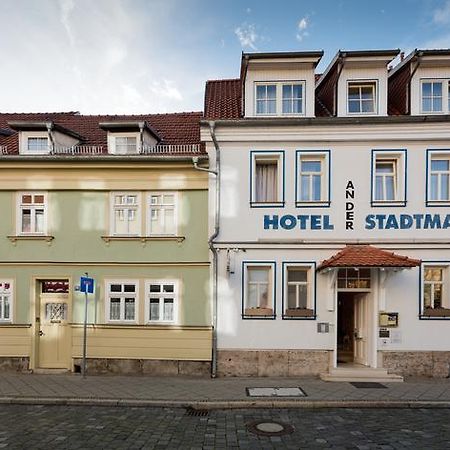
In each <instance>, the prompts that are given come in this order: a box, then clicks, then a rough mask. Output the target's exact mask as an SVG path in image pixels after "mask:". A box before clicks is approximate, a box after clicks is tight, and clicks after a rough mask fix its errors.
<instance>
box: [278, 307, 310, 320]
mask: <svg viewBox="0 0 450 450" xmlns="http://www.w3.org/2000/svg"><path fill="white" fill-rule="evenodd" d="M315 318H316V315H315V313H314V310H312V309H306V308H298V309H297V308H295V309H287V310H286V312H285V313H284V315H283V319H315Z"/></svg>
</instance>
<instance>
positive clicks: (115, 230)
mask: <svg viewBox="0 0 450 450" xmlns="http://www.w3.org/2000/svg"><path fill="white" fill-rule="evenodd" d="M141 221H142V219H141V194H140V192H111V234H112V235H115V236H139V235H140V234H141V228H142V226H141Z"/></svg>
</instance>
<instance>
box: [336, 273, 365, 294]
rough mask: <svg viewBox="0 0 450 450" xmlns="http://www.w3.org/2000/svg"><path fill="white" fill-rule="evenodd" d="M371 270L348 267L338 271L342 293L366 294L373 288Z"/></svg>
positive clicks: (339, 286) (338, 280)
mask: <svg viewBox="0 0 450 450" xmlns="http://www.w3.org/2000/svg"><path fill="white" fill-rule="evenodd" d="M371 279H372V277H371V272H370V269H369V268H364V267H361V268H358V267H348V268H343V269H339V270H338V275H337V286H338V289H339V290H340V291H360V292H366V291H369V290H370V287H371Z"/></svg>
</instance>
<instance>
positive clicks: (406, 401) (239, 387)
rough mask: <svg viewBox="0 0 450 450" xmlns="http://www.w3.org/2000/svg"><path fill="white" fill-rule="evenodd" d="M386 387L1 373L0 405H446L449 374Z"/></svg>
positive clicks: (314, 380) (306, 380) (291, 380)
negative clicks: (289, 390)
mask: <svg viewBox="0 0 450 450" xmlns="http://www.w3.org/2000/svg"><path fill="white" fill-rule="evenodd" d="M383 385H384V386H386V388H385V389H374V388H362V389H361V388H357V387H355V386H353V385H352V384H350V383H347V382H325V381H321V380H320V379H317V378H309V377H308V378H306V377H305V378H217V379H209V378H185V377H143V376H142V377H137V376H136V377H132V376H88V377H87V378H86V379H83V378H82V377H81V376H80V375H71V374H69V375H35V374H33V375H24V374H13V373H3V374H0V404H2V403H3V404H5V403H9V404H11V403H16V404H17V403H21V404H59V405H61V404H70V405H104V406H106V405H111V406H116V405H124V406H170V407H188V406H190V407H194V408H208V409H212V408H250V407H267V408H286V407H293V408H296V407H303V408H321V407H384V408H386V407H402V408H408V407H410V408H426V407H444V408H450V379H408V380H406V381H405V382H404V383H383ZM252 387H300V388H301V389H303V391H304V392H305V393H306V397H249V396H247V391H246V388H252Z"/></svg>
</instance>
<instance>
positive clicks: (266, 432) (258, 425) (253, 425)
mask: <svg viewBox="0 0 450 450" xmlns="http://www.w3.org/2000/svg"><path fill="white" fill-rule="evenodd" d="M247 429H248V431H250V432H251V433H254V434H259V435H260V436H283V435H284V434H290V433H293V432H294V427H293V426H292V425H289V424H287V423H283V422H278V421H275V420H271V421H267V420H256V421H254V422H250V423H248V424H247Z"/></svg>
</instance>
